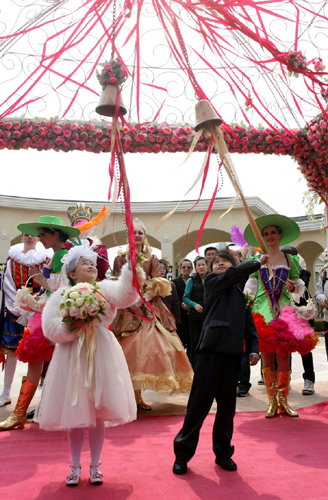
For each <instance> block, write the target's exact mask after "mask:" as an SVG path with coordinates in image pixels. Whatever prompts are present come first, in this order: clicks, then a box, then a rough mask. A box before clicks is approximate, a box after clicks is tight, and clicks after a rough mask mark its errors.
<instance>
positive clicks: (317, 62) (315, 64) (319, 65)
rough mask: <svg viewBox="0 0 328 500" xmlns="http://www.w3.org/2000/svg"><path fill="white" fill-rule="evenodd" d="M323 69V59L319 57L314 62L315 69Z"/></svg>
mask: <svg viewBox="0 0 328 500" xmlns="http://www.w3.org/2000/svg"><path fill="white" fill-rule="evenodd" d="M322 69H323V64H322V59H321V58H320V57H319V58H318V59H317V60H316V62H315V63H314V71H321V70H322Z"/></svg>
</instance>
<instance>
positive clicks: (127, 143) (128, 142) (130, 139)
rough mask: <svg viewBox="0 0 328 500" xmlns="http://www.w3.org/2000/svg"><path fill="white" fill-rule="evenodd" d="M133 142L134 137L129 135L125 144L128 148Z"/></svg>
mask: <svg viewBox="0 0 328 500" xmlns="http://www.w3.org/2000/svg"><path fill="white" fill-rule="evenodd" d="M132 142H133V141H132V138H131V137H130V136H129V135H128V136H127V137H126V138H125V140H124V146H125V147H127V148H128V147H129V146H131V144H132Z"/></svg>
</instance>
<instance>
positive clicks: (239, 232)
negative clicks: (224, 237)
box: [230, 226, 248, 247]
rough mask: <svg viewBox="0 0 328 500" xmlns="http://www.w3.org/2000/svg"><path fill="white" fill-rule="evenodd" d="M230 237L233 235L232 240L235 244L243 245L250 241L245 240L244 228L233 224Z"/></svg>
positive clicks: (245, 245)
mask: <svg viewBox="0 0 328 500" xmlns="http://www.w3.org/2000/svg"><path fill="white" fill-rule="evenodd" d="M230 237H231V241H232V242H233V243H234V244H235V245H239V246H241V247H247V246H248V243H247V242H246V241H245V238H244V230H243V229H241V227H238V226H232V227H231V229H230Z"/></svg>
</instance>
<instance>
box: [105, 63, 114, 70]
mask: <svg viewBox="0 0 328 500" xmlns="http://www.w3.org/2000/svg"><path fill="white" fill-rule="evenodd" d="M112 69H113V67H112V65H111V64H105V66H104V70H105V71H111V70H112Z"/></svg>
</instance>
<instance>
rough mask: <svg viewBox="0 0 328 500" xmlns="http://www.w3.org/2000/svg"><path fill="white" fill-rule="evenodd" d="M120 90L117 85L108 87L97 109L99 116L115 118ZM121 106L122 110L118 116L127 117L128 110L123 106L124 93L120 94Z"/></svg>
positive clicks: (103, 92)
mask: <svg viewBox="0 0 328 500" xmlns="http://www.w3.org/2000/svg"><path fill="white" fill-rule="evenodd" d="M118 90H119V88H118V86H117V85H107V86H106V88H105V90H103V91H102V94H101V96H100V101H99V104H98V106H97V107H96V112H97V113H98V114H99V115H103V116H111V117H113V116H115V112H116V102H117V93H118ZM119 104H120V109H119V112H118V114H119V115H126V113H127V112H128V110H127V108H126V107H125V106H124V104H123V100H122V92H120V97H119Z"/></svg>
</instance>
